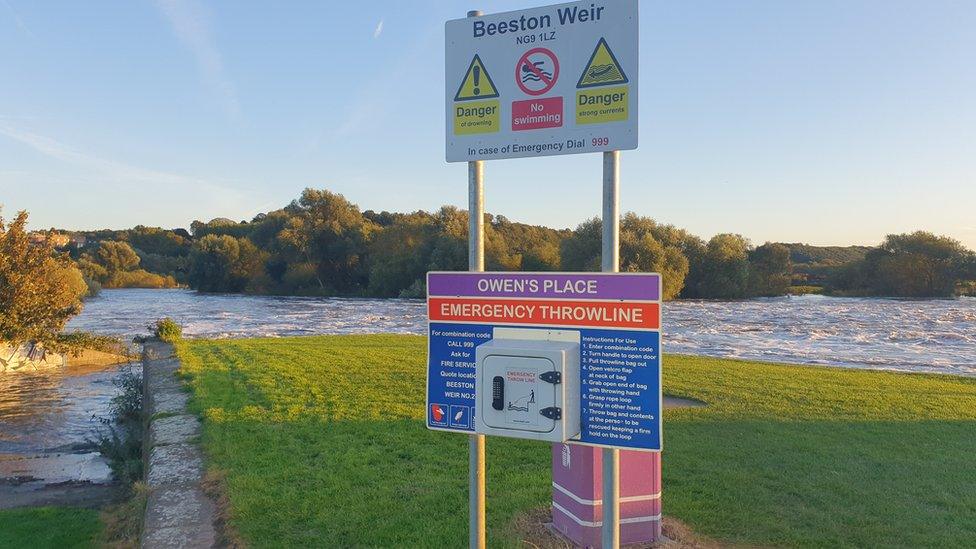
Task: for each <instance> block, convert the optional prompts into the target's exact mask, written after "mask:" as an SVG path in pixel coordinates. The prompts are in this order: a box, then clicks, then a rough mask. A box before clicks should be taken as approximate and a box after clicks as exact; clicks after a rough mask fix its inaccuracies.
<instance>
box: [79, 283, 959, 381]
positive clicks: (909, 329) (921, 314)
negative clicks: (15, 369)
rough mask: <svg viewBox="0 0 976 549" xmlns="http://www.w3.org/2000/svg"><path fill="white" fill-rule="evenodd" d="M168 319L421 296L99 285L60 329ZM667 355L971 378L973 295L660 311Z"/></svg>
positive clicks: (353, 319) (205, 319) (302, 317)
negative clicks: (101, 288)
mask: <svg viewBox="0 0 976 549" xmlns="http://www.w3.org/2000/svg"><path fill="white" fill-rule="evenodd" d="M164 316H169V317H172V318H174V319H176V320H177V321H178V322H180V323H181V324H182V325H183V327H184V333H185V335H187V336H190V337H216V338H225V337H257V336H292V335H312V334H348V333H411V334H424V333H425V331H426V322H427V320H426V310H425V304H424V302H423V301H421V300H404V299H335V298H303V297H271V296H241V295H212V294H199V293H196V292H192V291H189V290H106V291H104V292H102V295H101V296H99V297H98V298H95V299H92V300H90V301H89V302H88V303H87V304H86V305H85V310H84V312H83V313H82V314H81V315H80V316H79V317H77V318H76V319H74V320H73V321H72V322H71V323H70V324H69V329H70V328H76V329H86V330H93V331H95V332H99V333H106V334H117V335H122V336H126V337H131V336H132V335H136V334H143V333H146V328H145V326H146V324H148V323H149V322H151V321H153V320H155V319H157V318H161V317H164ZM663 331H664V348H665V350H666V351H667V352H672V353H686V354H700V355H708V356H717V357H737V358H749V359H758V360H769V361H781V362H796V363H804V364H828V365H837V366H850V367H861V368H882V369H890V370H900V371H913V372H936V373H946V374H962V375H976V299H973V298H963V299H946V300H896V299H866V298H830V297H821V296H803V297H781V298H769V299H754V300H744V301H682V302H674V303H667V304H666V305H665V307H664V330H663Z"/></svg>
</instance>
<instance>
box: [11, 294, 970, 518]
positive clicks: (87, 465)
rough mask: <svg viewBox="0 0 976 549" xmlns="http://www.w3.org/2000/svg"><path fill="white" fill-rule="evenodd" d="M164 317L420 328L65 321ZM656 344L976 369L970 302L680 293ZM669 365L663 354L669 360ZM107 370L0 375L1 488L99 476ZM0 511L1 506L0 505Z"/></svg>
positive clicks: (267, 302)
mask: <svg viewBox="0 0 976 549" xmlns="http://www.w3.org/2000/svg"><path fill="white" fill-rule="evenodd" d="M166 316H168V317H171V318H173V319H175V320H176V321H177V322H179V323H180V324H182V325H183V331H184V335H185V336H186V337H206V338H237V337H282V336H300V335H313V334H349V333H403V334H423V333H424V332H425V330H426V322H427V321H426V311H425V303H424V302H423V301H421V300H402V299H388V300H383V299H326V298H302V297H271V296H241V295H212V294H200V293H196V292H193V291H189V290H106V291H103V292H102V293H101V295H100V296H98V297H96V298H93V299H90V300H89V301H87V302H86V304H85V309H84V312H82V314H81V315H79V316H78V317H76V318H75V319H73V320H72V321H71V322H70V323H69V324H68V329H69V330H71V329H76V330H91V331H93V332H97V333H101V334H111V335H118V336H121V337H124V338H126V339H131V338H132V337H133V336H136V335H140V334H146V333H147V332H148V329H147V325H148V324H149V323H151V322H152V321H154V320H156V319H158V318H162V317H166ZM663 316H664V319H663V320H664V324H663V334H664V339H663V341H664V345H663V347H664V349H665V351H666V352H671V353H686V354H699V355H708V356H716V357H735V358H745V359H757V360H767V361H779V362H790V363H803V364H823V365H833V366H844V367H853V368H876V369H886V370H895V371H902V372H929V373H940V374H956V375H966V376H976V299H973V298H963V299H952V300H895V299H864V298H827V297H820V296H802V297H781V298H770V299H754V300H745V301H681V302H671V303H667V304H665V306H664V313H663ZM665 368H667V362H666V361H665ZM117 374H118V371H117V370H116V369H114V368H112V369H109V370H102V371H77V370H74V369H72V368H70V367H69V368H68V369H67V370H65V371H46V372H33V373H31V372H18V373H8V374H0V495H3V486H4V482H6V483H7V484H8V485H9V484H11V479H21V480H17V481H16V482H13V484H14V485H15V489H18V490H19V489H21V488H18V486H22V485H24V482H25V481H29V482H27V484H28V485H30V484H31V483H35V484H37V485H45V483H46V485H50V484H52V483H61V482H64V481H66V480H70V481H78V480H83V481H84V480H91V481H94V482H104V481H105V480H106V479H107V477H108V469H107V467H106V466H105V464H104V462H102V461H101V460H100V459H99V458H98V457H97V454H94V453H92V452H93V450H92V449H91V448H86V447H85V441H86V439H89V438H91V437H92V431H93V429H95V428H96V426H97V422H96V421H95V420H94V419H93V417H97V416H105V415H107V408H108V403H109V400H110V398H111V396H112V395H113V394H114V392H115V389H114V387H113V385H112V379H113V378H114V377H115V376H116V375H117ZM0 507H2V505H0Z"/></svg>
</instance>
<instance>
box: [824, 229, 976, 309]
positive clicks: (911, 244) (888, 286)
mask: <svg viewBox="0 0 976 549" xmlns="http://www.w3.org/2000/svg"><path fill="white" fill-rule="evenodd" d="M972 257H973V252H972V251H970V250H968V249H966V247H965V246H963V245H962V244H961V243H960V242H959V241H958V240H955V239H952V238H949V237H945V236H936V235H934V234H932V233H929V232H925V231H917V232H914V233H908V234H891V235H888V236H887V237H886V238H885V240H884V241H883V242H882V243H881V245H880V246H878V247H877V248H875V249H873V250H871V251H869V252H868V253H867V254H866V255H865V257H864V260H863V261H862V262H861V263H860V264H859V265H858V266H857V272H858V273H857V274H858V275H859V276H857V277H852V279H851V280H850V281H848V283H850V282H855V283H857V284H858V285H857V286H848V287H846V288H843V289H846V290H848V291H853V292H858V293H868V294H873V295H884V296H899V297H947V296H951V295H954V294H955V292H956V285H957V283H958V282H960V281H962V280H964V279H966V278H968V274H969V273H967V272H966V271H967V270H968V265H969V264H970V262H971V261H972ZM842 283H843V281H842Z"/></svg>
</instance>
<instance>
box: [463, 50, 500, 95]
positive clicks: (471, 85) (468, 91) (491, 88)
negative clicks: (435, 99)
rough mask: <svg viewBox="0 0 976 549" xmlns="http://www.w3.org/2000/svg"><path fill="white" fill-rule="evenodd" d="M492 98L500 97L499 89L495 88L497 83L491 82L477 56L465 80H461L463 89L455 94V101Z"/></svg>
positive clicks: (465, 75) (472, 61) (469, 67)
mask: <svg viewBox="0 0 976 549" xmlns="http://www.w3.org/2000/svg"><path fill="white" fill-rule="evenodd" d="M492 97H498V89H497V88H495V83H494V82H492V81H491V76H488V71H487V70H485V65H484V64H483V63H482V62H481V58H480V57H478V55H477V54H475V56H474V59H472V60H471V64H470V65H469V66H468V72H466V73H465V74H464V79H463V80H461V87H459V88H458V91H457V93H456V94H454V100H455V101H469V100H471V99H491V98H492Z"/></svg>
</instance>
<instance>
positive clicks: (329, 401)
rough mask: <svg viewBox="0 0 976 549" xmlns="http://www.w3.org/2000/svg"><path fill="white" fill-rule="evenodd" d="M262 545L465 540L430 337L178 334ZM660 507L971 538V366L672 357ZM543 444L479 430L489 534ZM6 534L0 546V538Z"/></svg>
mask: <svg viewBox="0 0 976 549" xmlns="http://www.w3.org/2000/svg"><path fill="white" fill-rule="evenodd" d="M179 351H180V354H181V356H182V357H183V360H184V372H185V373H186V374H187V376H188V379H189V380H190V384H191V386H192V388H193V391H194V399H193V406H195V409H196V410H197V411H198V412H199V413H201V415H202V416H203V417H204V418H205V427H204V443H205V447H206V450H207V452H208V454H209V456H210V460H211V462H210V465H211V467H216V468H218V469H220V470H222V471H223V472H224V473H225V474H226V485H227V492H228V496H229V499H230V505H231V516H232V519H231V520H232V524H233V525H234V527H235V528H236V529H237V531H238V533H239V534H240V535H241V536H242V537H243V538H244V539H245V540H247V541H248V542H249V543H250V544H251V545H253V546H254V547H271V546H275V547H279V546H292V547H295V546H320V547H324V546H331V547H346V546H376V547H391V546H398V547H407V546H409V547H462V546H464V545H466V543H467V437H465V436H463V435H456V434H450V433H437V432H431V431H428V430H426V429H425V427H424V383H425V373H424V372H425V360H426V339H425V338H423V337H415V336H330V337H311V338H290V339H250V340H233V341H187V342H185V343H182V344H181V347H180V350H179ZM664 386H665V391H666V392H667V393H669V394H673V395H677V396H686V397H692V398H697V399H700V400H703V401H705V402H707V403H708V407H706V408H696V409H683V410H675V411H672V412H668V413H666V415H665V439H664V440H665V442H664V445H665V454H664V455H665V458H664V471H665V472H664V475H665V478H664V498H663V504H664V512H665V514H667V515H671V516H674V517H677V518H679V519H681V520H683V521H684V522H686V523H687V524H689V525H690V526H691V527H692V528H693V529H694V530H695V531H696V532H697V533H698V534H702V535H705V536H708V537H711V538H714V539H717V540H720V541H723V542H730V543H736V544H750V545H767V546H768V545H775V546H829V547H842V546H887V547H895V546H901V547H917V546H930V547H937V546H938V547H949V546H957V547H958V546H973V545H974V544H976V379H963V378H954V377H940V376H932V375H905V374H892V373H882V372H870V371H855V370H846V369H836V368H812V367H799V366H782V365H772V364H762V363H755V362H744V361H730V360H717V359H705V358H697V357H684V356H667V357H666V358H665V374H664ZM549 452H550V451H549V446H548V445H547V444H544V443H538V442H528V441H519V440H512V439H502V438H491V439H490V440H489V441H488V483H489V484H488V528H489V544H490V545H492V546H513V545H517V544H518V538H517V537H516V535H515V534H514V531H513V528H512V522H513V519H514V518H515V517H517V516H518V515H519V514H520V513H522V512H524V511H527V510H530V509H533V508H539V507H543V506H546V505H547V504H548V502H549V500H550V490H551V488H550V481H551V479H550V473H549V459H550V453H549ZM0 545H2V544H0Z"/></svg>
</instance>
